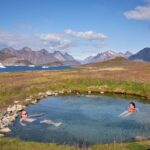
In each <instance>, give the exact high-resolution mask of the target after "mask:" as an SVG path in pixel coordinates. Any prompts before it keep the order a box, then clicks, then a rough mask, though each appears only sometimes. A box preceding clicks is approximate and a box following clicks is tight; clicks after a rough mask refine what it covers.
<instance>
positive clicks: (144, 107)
mask: <svg viewBox="0 0 150 150" xmlns="http://www.w3.org/2000/svg"><path fill="white" fill-rule="evenodd" d="M130 101H134V102H135V103H136V105H137V107H138V109H139V111H138V112H136V113H134V114H132V115H131V116H128V117H126V118H121V117H119V116H118V115H119V114H120V113H121V112H123V111H124V110H126V109H127V107H128V104H129V102H130ZM27 111H28V113H29V114H37V113H41V112H42V113H44V115H43V116H41V117H38V118H37V119H38V120H43V119H51V120H53V121H55V122H62V125H61V126H59V127H54V126H52V125H47V124H40V123H37V122H34V123H27V125H26V126H25V127H24V126H22V125H21V124H20V123H19V118H18V119H17V120H16V122H15V123H14V124H13V125H12V126H11V129H12V132H11V133H8V134H7V136H9V137H18V138H21V139H23V140H28V141H38V142H54V143H58V144H89V145H91V144H100V143H112V142H114V141H115V142H120V141H128V140H131V139H132V138H134V137H135V136H138V135H140V136H146V137H149V136H150V117H149V115H150V104H144V103H140V102H138V101H136V100H133V99H132V100H130V99H128V100H127V99H124V98H116V97H110V96H89V97H88V96H79V97H77V96H57V97H48V98H46V99H43V100H41V101H40V102H39V103H37V104H36V105H31V106H29V107H28V108H27Z"/></svg>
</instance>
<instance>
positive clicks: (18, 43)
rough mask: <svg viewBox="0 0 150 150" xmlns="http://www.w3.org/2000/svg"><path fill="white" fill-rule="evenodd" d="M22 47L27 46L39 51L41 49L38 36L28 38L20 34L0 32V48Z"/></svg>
mask: <svg viewBox="0 0 150 150" xmlns="http://www.w3.org/2000/svg"><path fill="white" fill-rule="evenodd" d="M24 46H29V47H31V48H33V49H40V48H42V47H43V45H42V42H41V40H40V39H39V37H38V36H29V35H25V34H21V33H15V32H8V31H5V30H0V48H4V47H13V48H17V49H20V48H22V47H24Z"/></svg>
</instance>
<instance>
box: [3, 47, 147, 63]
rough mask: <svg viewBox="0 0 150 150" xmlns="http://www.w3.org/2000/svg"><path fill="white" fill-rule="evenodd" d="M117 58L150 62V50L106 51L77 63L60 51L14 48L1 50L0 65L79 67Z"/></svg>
mask: <svg viewBox="0 0 150 150" xmlns="http://www.w3.org/2000/svg"><path fill="white" fill-rule="evenodd" d="M116 57H124V58H127V59H130V60H134V61H148V62H150V48H144V49H142V50H140V51H139V52H137V53H136V54H132V53H131V52H129V51H127V52H126V53H117V52H114V51H105V52H101V53H98V54H97V55H95V56H89V57H87V58H85V59H84V60H82V61H80V62H79V61H77V60H76V59H75V58H74V57H73V56H71V55H70V54H68V53H62V52H60V51H54V52H53V53H50V52H48V51H47V50H46V49H41V50H39V51H33V50H32V49H31V48H29V47H24V48H22V49H20V50H16V49H13V48H4V49H2V50H0V63H1V64H3V65H5V66H14V65H15V66H16V65H19V66H21V65H35V66H42V65H47V66H60V65H69V66H77V65H80V63H81V64H88V63H96V62H103V61H107V60H110V59H113V58H116Z"/></svg>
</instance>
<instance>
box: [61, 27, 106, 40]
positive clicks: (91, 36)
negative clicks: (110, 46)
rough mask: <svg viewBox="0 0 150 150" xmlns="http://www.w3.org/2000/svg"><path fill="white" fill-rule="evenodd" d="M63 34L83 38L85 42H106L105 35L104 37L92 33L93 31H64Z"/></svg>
mask: <svg viewBox="0 0 150 150" xmlns="http://www.w3.org/2000/svg"><path fill="white" fill-rule="evenodd" d="M64 32H65V34H67V35H71V36H74V37H79V38H83V39H85V40H106V39H108V36H107V35H104V34H103V33H98V32H94V31H85V32H77V31H73V30H71V29H66V30H65V31H64Z"/></svg>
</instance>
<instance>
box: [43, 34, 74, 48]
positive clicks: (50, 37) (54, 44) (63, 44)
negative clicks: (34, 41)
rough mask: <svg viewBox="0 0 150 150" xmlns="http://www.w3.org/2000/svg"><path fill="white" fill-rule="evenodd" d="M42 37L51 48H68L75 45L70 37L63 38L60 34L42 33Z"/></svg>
mask: <svg viewBox="0 0 150 150" xmlns="http://www.w3.org/2000/svg"><path fill="white" fill-rule="evenodd" d="M40 39H41V40H42V41H43V42H44V45H46V46H47V47H48V48H49V49H50V50H68V49H69V48H70V47H72V46H73V45H74V43H73V42H72V41H71V40H70V39H66V38H63V37H61V35H59V34H53V33H52V34H41V35H40Z"/></svg>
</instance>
